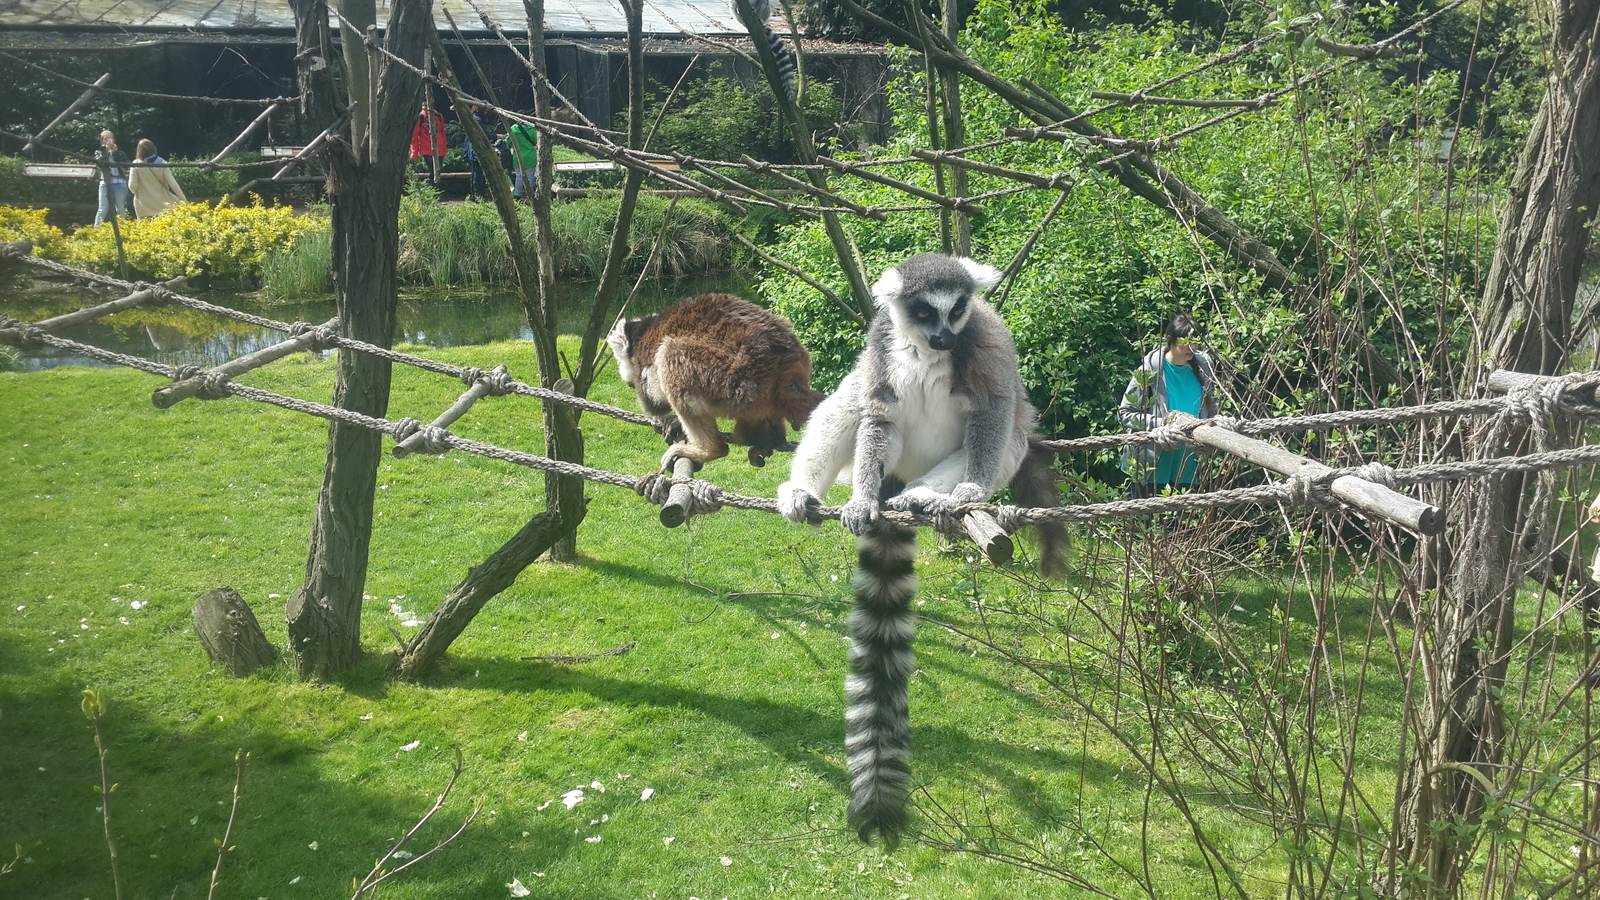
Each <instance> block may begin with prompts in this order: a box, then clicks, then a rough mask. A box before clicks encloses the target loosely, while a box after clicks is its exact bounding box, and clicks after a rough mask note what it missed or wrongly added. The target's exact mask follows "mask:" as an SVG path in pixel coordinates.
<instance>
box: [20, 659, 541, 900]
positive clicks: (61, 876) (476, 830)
mask: <svg viewBox="0 0 1600 900" xmlns="http://www.w3.org/2000/svg"><path fill="white" fill-rule="evenodd" d="M43 655H44V654H43V653H42V652H39V651H34V650H32V649H30V648H26V647H24V646H23V645H22V644H21V643H20V642H19V641H18V640H17V639H16V638H15V637H14V636H11V635H0V672H3V673H5V674H4V676H3V678H0V712H3V719H0V844H4V845H5V846H6V847H8V848H9V847H10V846H11V845H12V844H20V845H22V846H23V848H24V852H25V855H26V856H27V857H29V861H28V862H26V863H23V864H21V865H18V866H17V867H16V869H15V870H14V871H12V872H10V873H9V874H6V875H4V876H0V896H6V897H37V898H50V897H70V898H77V897H89V896H95V897H104V896H110V894H111V892H112V875H111V864H110V861H109V854H108V850H107V846H106V839H105V834H104V831H103V824H102V813H101V810H100V800H99V796H98V794H97V792H96V788H97V787H98V786H99V784H100V768H99V761H98V759H97V755H96V751H95V739H94V729H93V726H92V725H91V724H90V723H89V722H88V720H87V719H86V718H85V717H84V716H83V713H82V711H81V709H80V703H81V697H82V691H83V689H84V688H85V687H87V686H89V685H83V684H78V683H74V682H72V681H70V678H69V676H67V675H65V674H64V672H63V667H61V666H59V665H55V663H56V662H57V660H55V659H54V658H48V659H41V657H42V656H43ZM258 677H265V678H271V677H275V676H274V673H267V674H265V675H263V676H258ZM124 692H125V693H126V689H124ZM108 700H109V702H110V710H109V712H108V714H107V715H106V717H105V720H104V729H105V734H106V742H107V747H108V754H107V761H106V765H107V768H108V770H109V777H110V779H111V781H112V782H113V783H115V784H116V787H115V789H114V790H113V792H112V795H111V797H112V801H111V830H112V835H113V838H114V839H115V842H116V845H117V849H118V855H119V866H120V870H121V880H122V885H123V889H124V894H125V895H127V896H134V897H156V896H168V895H173V896H186V897H202V896H205V895H206V892H207V889H208V887H209V884H210V878H211V871H212V867H213V866H214V865H215V864H216V847H215V844H214V843H213V841H214V839H220V838H221V837H222V835H223V832H224V830H225V828H226V825H227V820H228V814H229V811H230V807H231V797H232V790H233V785H234V774H235V773H234V753H235V752H236V751H237V750H239V749H241V748H242V749H244V750H245V751H247V752H248V753H249V754H250V762H249V767H248V770H247V772H246V775H245V781H244V787H243V793H242V800H241V802H240V806H239V816H238V820H237V822H236V823H235V825H234V831H233V834H232V843H233V844H234V845H235V846H236V847H237V850H236V851H235V852H234V853H233V854H232V855H230V856H229V858H228V860H227V863H226V865H225V866H224V869H223V887H222V895H223V896H247V895H248V896H251V897H256V896H276V895H278V894H280V893H282V892H283V891H285V890H288V889H289V888H288V885H289V884H290V882H291V880H292V879H296V878H298V879H299V881H298V883H297V884H296V885H295V887H294V888H293V890H295V891H298V892H301V894H302V895H303V896H307V897H313V896H315V897H331V896H343V895H344V894H347V893H348V892H349V890H350V887H349V885H350V883H351V878H352V877H357V878H359V877H361V876H363V875H365V874H366V873H367V871H368V870H369V869H370V868H371V866H372V863H373V861H374V860H375V859H377V858H378V857H379V856H381V855H382V853H383V851H384V850H385V848H387V847H389V846H390V845H391V844H392V842H393V841H394V840H395V839H397V838H398V837H400V836H401V835H403V834H404V833H405V832H406V830H407V829H409V828H410V827H411V826H412V825H413V824H415V823H416V821H417V819H418V818H419V817H420V816H421V815H422V814H423V813H424V812H426V811H427V809H428V807H429V806H430V805H431V799H430V798H429V797H428V796H423V795H427V794H429V793H430V792H431V793H432V795H433V796H437V793H438V791H439V790H440V789H441V788H442V787H443V786H444V784H445V783H446V781H447V780H448V778H449V774H450V762H451V755H450V753H449V752H448V750H440V751H439V752H437V753H435V754H434V755H432V756H419V757H417V758H402V757H401V755H400V754H396V758H395V759H393V760H389V759H379V760H378V761H377V762H375V763H374V764H373V765H372V766H370V767H368V768H367V769H366V771H364V772H362V773H360V774H358V775H352V776H350V777H349V778H346V779H337V778H329V777H326V776H325V775H324V773H323V770H322V768H321V767H320V766H319V764H318V757H319V754H320V753H321V751H323V750H324V749H325V742H324V741H309V740H298V739H293V738H288V737H285V736H284V735H283V734H282V733H281V731H280V730H278V729H279V726H281V725H282V723H281V722H279V721H276V720H275V719H274V718H273V717H271V716H265V715H264V716H262V717H260V718H259V719H248V718H247V719H246V720H245V721H231V722H230V721H226V719H238V718H239V717H238V714H237V713H234V714H231V715H230V716H227V717H224V716H220V715H217V714H216V713H215V712H214V709H215V708H229V707H226V706H219V707H215V708H213V710H208V711H200V710H192V711H190V712H188V713H186V714H184V713H181V712H180V713H174V712H173V711H172V710H171V709H170V708H163V707H162V702H163V697H162V694H161V690H160V688H159V686H156V685H151V686H150V690H149V691H148V692H141V693H138V694H130V695H128V696H120V697H119V696H117V695H116V693H115V692H112V691H108ZM202 702H203V701H202ZM232 708H234V709H236V708H237V707H232ZM469 766H470V763H469ZM397 770H398V771H397ZM397 781H398V782H401V783H403V784H404V785H405V787H406V789H404V790H396V789H395V784H394V782H397ZM470 809H471V801H470V799H469V796H468V794H467V793H466V792H463V791H459V790H458V792H457V793H455V794H453V795H452V797H451V799H450V802H449V803H448V805H447V806H446V808H445V809H444V810H442V811H441V812H440V814H439V815H438V816H436V817H435V820H434V821H433V822H432V823H430V825H429V826H428V827H427V828H426V829H424V831H423V832H422V833H420V834H419V835H418V837H417V838H416V839H415V842H414V843H413V844H412V845H410V849H412V850H413V851H414V852H416V853H418V854H420V853H421V852H423V851H424V850H426V849H427V848H428V847H430V846H432V845H433V843H434V842H436V841H438V840H441V839H443V838H444V837H446V836H448V835H449V834H450V833H451V831H453V830H454V829H455V828H456V827H458V826H459V825H460V824H461V822H462V820H463V819H464V818H465V816H466V815H467V812H468V811H469V810H470ZM513 834H514V832H513V831H512V829H511V827H510V826H509V825H507V826H502V825H500V824H498V823H496V822H495V821H494V820H493V819H486V817H483V816H480V817H479V819H478V821H477V822H476V823H474V825H473V826H472V828H471V829H470V830H469V831H468V833H467V837H469V838H471V840H467V841H464V842H457V843H456V844H454V845H452V846H451V847H449V848H447V849H446V850H445V851H444V852H443V855H441V856H440V857H438V858H437V859H430V860H429V861H427V862H424V863H423V864H422V865H420V866H418V867H417V869H415V870H413V872H409V873H406V874H404V875H402V876H399V877H400V878H402V879H406V880H415V881H423V882H431V881H438V882H439V883H441V884H447V885H449V889H450V890H451V891H454V892H455V894H456V895H457V896H474V897H488V896H499V895H503V892H504V891H505V888H504V886H503V884H504V882H505V881H507V880H508V879H509V876H507V877H498V876H499V875H501V874H502V870H503V869H504V868H505V866H504V864H503V854H502V853H500V852H499V851H498V850H497V849H495V848H498V847H504V846H506V845H508V844H510V843H511V842H513V841H515V840H516V838H515V837H513ZM551 837H552V839H551V840H550V841H549V843H548V847H549V848H550V849H549V852H550V854H551V855H552V856H560V855H563V854H564V853H565V852H566V850H565V849H564V848H565V846H566V844H565V842H562V841H558V840H555V839H554V838H555V836H554V835H552V836H551ZM416 844H421V846H416ZM313 845H314V846H315V849H313ZM7 856H8V858H9V852H8V854H7ZM341 892H343V893H341Z"/></svg>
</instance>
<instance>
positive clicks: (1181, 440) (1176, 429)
mask: <svg viewBox="0 0 1600 900" xmlns="http://www.w3.org/2000/svg"><path fill="white" fill-rule="evenodd" d="M1150 441H1151V443H1153V444H1155V445H1156V447H1158V448H1159V449H1161V450H1162V451H1163V452H1164V451H1168V450H1177V449H1179V448H1181V447H1184V446H1186V445H1187V444H1188V443H1189V431H1188V429H1187V428H1185V427H1184V426H1183V425H1157V426H1156V427H1154V428H1152V429H1150Z"/></svg>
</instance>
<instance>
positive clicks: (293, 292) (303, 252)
mask: <svg viewBox="0 0 1600 900" xmlns="http://www.w3.org/2000/svg"><path fill="white" fill-rule="evenodd" d="M332 287H333V233H332V232H331V231H329V230H328V229H326V228H319V229H317V230H316V231H310V232H307V233H305V234H302V235H300V237H298V238H296V239H295V242H294V245H293V246H291V247H290V248H289V249H288V250H287V251H283V252H280V253H270V254H268V255H267V256H266V257H265V258H264V259H262V261H261V290H262V292H263V293H265V294H267V295H268V296H271V297H274V298H277V299H280V300H282V299H291V298H298V297H314V296H318V295H320V294H326V293H328V291H329V290H331V289H332Z"/></svg>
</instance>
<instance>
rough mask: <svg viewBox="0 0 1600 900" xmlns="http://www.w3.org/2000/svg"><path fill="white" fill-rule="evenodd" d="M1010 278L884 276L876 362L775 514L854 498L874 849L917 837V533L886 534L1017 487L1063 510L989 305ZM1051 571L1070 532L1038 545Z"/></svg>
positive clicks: (862, 365)
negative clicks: (918, 515)
mask: <svg viewBox="0 0 1600 900" xmlns="http://www.w3.org/2000/svg"><path fill="white" fill-rule="evenodd" d="M999 279H1000V273H999V272H998V271H996V270H995V269H994V268H993V267H992V266H986V265H982V264H980V263H977V262H974V261H972V260H970V259H965V258H952V257H948V256H941V255H938V254H932V253H927V254H923V255H921V256H916V257H913V258H911V259H909V260H906V261H905V262H903V263H901V264H900V265H899V266H896V267H895V268H893V269H890V270H888V271H887V272H885V273H884V274H883V277H882V278H880V279H879V280H878V283H877V284H875V285H874V286H873V288H872V293H873V296H874V297H875V298H876V299H877V302H878V314H877V315H876V316H875V317H874V318H873V320H872V325H871V327H870V329H869V330H868V334H867V346H866V348H865V349H864V350H863V351H862V352H861V356H860V358H859V359H857V360H856V366H855V368H854V369H853V370H852V371H851V372H850V374H849V375H847V376H845V379H844V381H843V382H841V383H840V384H839V389H838V391H837V392H835V393H834V394H833V395H832V396H830V397H828V398H827V399H826V400H824V401H822V405H821V406H818V407H817V409H816V411H815V412H814V413H813V414H812V417H811V424H810V425H809V426H808V427H807V429H806V433H805V437H804V438H803V439H802V440H801V441H800V447H799V449H797V450H796V451H795V456H794V464H793V468H792V470H791V472H790V476H789V478H790V480H789V481H787V482H785V483H784V484H783V485H781V486H780V487H779V488H778V507H779V509H780V510H781V511H782V512H783V514H784V515H785V516H787V517H788V518H789V519H790V520H791V521H795V522H803V521H807V520H808V519H810V518H812V517H813V516H814V510H815V509H816V508H817V507H819V506H820V505H821V503H822V499H821V498H822V496H823V495H824V494H825V493H826V492H827V489H828V487H829V485H831V484H833V483H834V480H835V479H836V478H838V477H839V476H840V474H841V473H842V472H845V471H848V472H849V477H850V479H851V481H852V484H853V491H852V494H851V498H850V502H849V503H848V504H847V505H846V506H845V508H844V513H843V515H842V521H843V524H844V526H845V528H847V529H849V531H850V532H851V533H852V534H855V535H856V536H857V538H858V542H857V552H858V557H857V558H858V563H857V569H856V576H855V581H854V587H855V596H856V605H855V610H854V612H853V613H852V614H851V619H850V627H851V632H852V642H851V645H850V662H851V674H850V676H849V678H848V680H847V681H846V683H845V692H846V703H847V704H848V709H847V711H846V716H845V723H846V724H845V745H846V749H847V751H848V754H849V763H850V778H851V782H850V824H851V825H852V826H853V827H854V828H856V829H857V831H858V833H859V834H860V835H861V838H862V839H863V840H868V839H870V838H871V836H872V833H873V832H874V831H876V832H878V833H879V834H880V835H881V836H882V837H883V839H884V841H885V843H886V844H888V845H890V846H893V845H894V844H895V843H896V842H897V841H898V838H899V834H900V832H901V831H903V830H904V829H905V826H906V821H907V817H906V811H905V802H906V797H907V795H908V794H909V793H910V788H911V768H910V757H911V725H910V719H909V707H908V697H907V695H908V687H909V681H910V677H911V673H912V672H913V671H914V670H915V662H914V659H913V657H912V653H911V640H912V637H913V615H912V612H911V599H912V597H913V596H914V595H915V594H916V590H917V577H916V575H915V574H913V572H912V563H913V561H914V560H915V558H916V553H917V545H916V532H915V531H913V530H911V529H908V528H904V527H902V526H899V525H895V524H892V523H890V522H888V521H886V520H884V519H883V518H882V517H881V515H880V512H879V510H880V503H881V504H882V505H883V506H887V507H888V508H890V509H894V510H906V511H935V510H941V509H942V510H951V509H954V508H955V507H956V506H959V505H960V504H963V503H976V502H982V501H984V500H987V499H989V497H990V495H992V494H993V493H994V492H995V491H996V490H998V489H999V488H1000V487H1001V486H1003V485H1005V484H1007V483H1008V482H1009V483H1010V485H1011V488H1012V490H1013V492H1014V493H1015V494H1016V495H1017V500H1018V502H1019V503H1022V504H1023V505H1027V506H1057V505H1059V504H1060V498H1059V495H1058V494H1057V491H1056V486H1055V479H1054V477H1053V476H1052V475H1051V473H1050V469H1049V456H1048V454H1047V453H1045V452H1044V451H1042V450H1041V451H1038V452H1031V451H1030V442H1029V437H1030V435H1031V434H1032V432H1033V427H1034V420H1035V418H1036V414H1035V412H1034V409H1033V406H1032V405H1031V404H1029V403H1028V398H1027V394H1026V393H1025V391H1024V390H1023V386H1022V379H1021V378H1020V376H1019V375H1018V372H1017V351H1016V346H1015V344H1014V343H1013V341H1012V339H1011V333H1010V332H1009V331H1007V330H1006V326H1005V323H1004V321H1002V320H1001V318H1000V315H999V313H997V312H995V311H994V309H993V308H992V307H990V306H989V305H988V304H987V303H985V302H983V300H982V299H981V298H980V297H979V296H978V295H979V293H980V292H981V291H983V290H984V289H985V288H988V287H991V286H993V285H994V284H995V283H997V282H998V281H999ZM1038 530H1039V534H1040V545H1041V557H1042V562H1043V564H1044V567H1045V569H1046V571H1052V570H1054V569H1056V568H1057V567H1058V566H1059V564H1060V557H1061V554H1062V552H1063V550H1064V547H1065V539H1066V531H1065V528H1064V526H1062V525H1060V524H1059V523H1056V524H1054V525H1051V526H1041V527H1040V528H1039V529H1038Z"/></svg>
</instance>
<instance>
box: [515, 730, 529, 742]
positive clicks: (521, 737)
mask: <svg viewBox="0 0 1600 900" xmlns="http://www.w3.org/2000/svg"><path fill="white" fill-rule="evenodd" d="M527 739H528V733H527V732H526V731H524V732H523V733H521V734H519V735H517V740H519V741H525V740H527Z"/></svg>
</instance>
